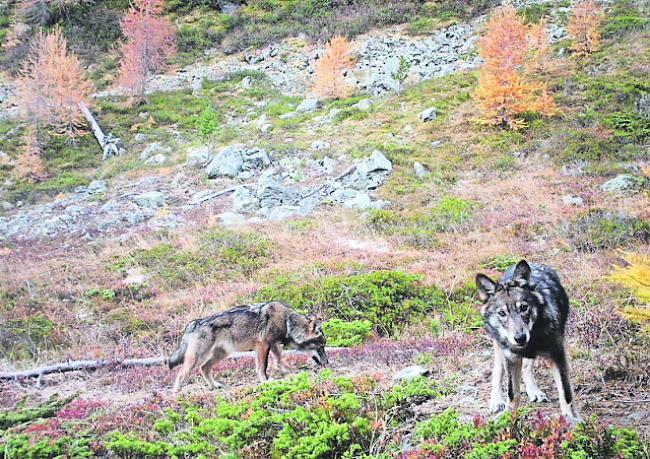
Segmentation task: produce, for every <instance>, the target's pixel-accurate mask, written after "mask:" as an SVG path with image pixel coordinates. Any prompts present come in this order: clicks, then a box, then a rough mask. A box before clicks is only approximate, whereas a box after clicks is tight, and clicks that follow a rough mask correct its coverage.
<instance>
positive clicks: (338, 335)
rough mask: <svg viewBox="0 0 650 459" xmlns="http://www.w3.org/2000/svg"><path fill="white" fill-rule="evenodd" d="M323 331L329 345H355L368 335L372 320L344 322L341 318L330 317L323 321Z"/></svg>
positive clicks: (370, 331)
mask: <svg viewBox="0 0 650 459" xmlns="http://www.w3.org/2000/svg"><path fill="white" fill-rule="evenodd" d="M323 333H325V337H326V338H327V344H328V345H329V346H334V347H348V346H355V345H357V344H361V343H363V342H364V341H365V340H366V339H367V338H368V337H369V336H370V334H371V333H372V322H370V321H369V320H353V321H351V322H346V321H343V320H341V319H330V320H328V321H327V322H325V323H323Z"/></svg>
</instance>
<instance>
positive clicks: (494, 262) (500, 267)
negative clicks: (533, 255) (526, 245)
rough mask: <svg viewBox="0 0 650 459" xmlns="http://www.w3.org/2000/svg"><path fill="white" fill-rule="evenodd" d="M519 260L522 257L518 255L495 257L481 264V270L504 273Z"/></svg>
mask: <svg viewBox="0 0 650 459" xmlns="http://www.w3.org/2000/svg"><path fill="white" fill-rule="evenodd" d="M521 259H522V257H521V256H518V255H511V254H503V255H496V256H494V257H492V258H490V259H488V260H486V261H484V262H483V263H481V268H486V269H496V270H497V271H505V270H506V269H508V268H509V267H510V266H512V265H514V264H515V263H517V262H518V261H519V260H521Z"/></svg>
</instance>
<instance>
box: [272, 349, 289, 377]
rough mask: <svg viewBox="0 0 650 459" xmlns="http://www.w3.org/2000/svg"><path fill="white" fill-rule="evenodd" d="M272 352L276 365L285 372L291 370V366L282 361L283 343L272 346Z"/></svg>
mask: <svg viewBox="0 0 650 459" xmlns="http://www.w3.org/2000/svg"><path fill="white" fill-rule="evenodd" d="M271 354H273V357H274V358H275V366H276V368H277V369H278V370H279V371H281V372H283V373H288V372H289V371H291V368H289V367H288V366H287V365H286V364H285V363H284V362H283V361H282V345H281V344H280V343H276V344H275V345H274V346H273V347H272V348H271Z"/></svg>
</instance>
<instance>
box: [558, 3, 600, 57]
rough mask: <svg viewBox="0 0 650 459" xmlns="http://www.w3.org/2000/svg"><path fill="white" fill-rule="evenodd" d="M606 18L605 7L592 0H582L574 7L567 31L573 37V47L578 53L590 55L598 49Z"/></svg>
mask: <svg viewBox="0 0 650 459" xmlns="http://www.w3.org/2000/svg"><path fill="white" fill-rule="evenodd" d="M604 18H605V11H604V10H603V8H602V7H601V6H600V5H598V3H596V2H594V1H591V0H586V1H582V2H580V3H578V4H577V5H576V6H575V7H574V8H573V13H572V14H571V17H570V18H569V23H568V25H567V32H568V33H569V35H570V36H571V37H572V38H573V43H572V48H573V50H574V51H575V52H576V53H578V54H582V55H588V54H591V53H593V52H594V51H596V50H597V49H598V45H599V44H600V25H601V24H602V22H603V19H604Z"/></svg>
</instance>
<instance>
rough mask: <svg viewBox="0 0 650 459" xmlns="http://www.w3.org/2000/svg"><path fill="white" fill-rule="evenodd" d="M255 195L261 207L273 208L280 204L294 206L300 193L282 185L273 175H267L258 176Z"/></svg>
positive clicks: (298, 199)
mask: <svg viewBox="0 0 650 459" xmlns="http://www.w3.org/2000/svg"><path fill="white" fill-rule="evenodd" d="M256 196H257V199H258V200H259V202H260V206H261V207H263V208H264V207H266V208H269V209H273V208H274V207H278V206H282V205H285V206H294V205H296V204H298V202H299V201H300V198H301V193H300V192H299V191H298V190H294V189H292V188H288V187H286V186H284V185H282V184H281V183H280V182H279V181H278V180H277V179H276V178H275V177H273V176H271V175H267V176H265V177H262V178H260V181H259V182H258V184H257V193H256Z"/></svg>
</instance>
